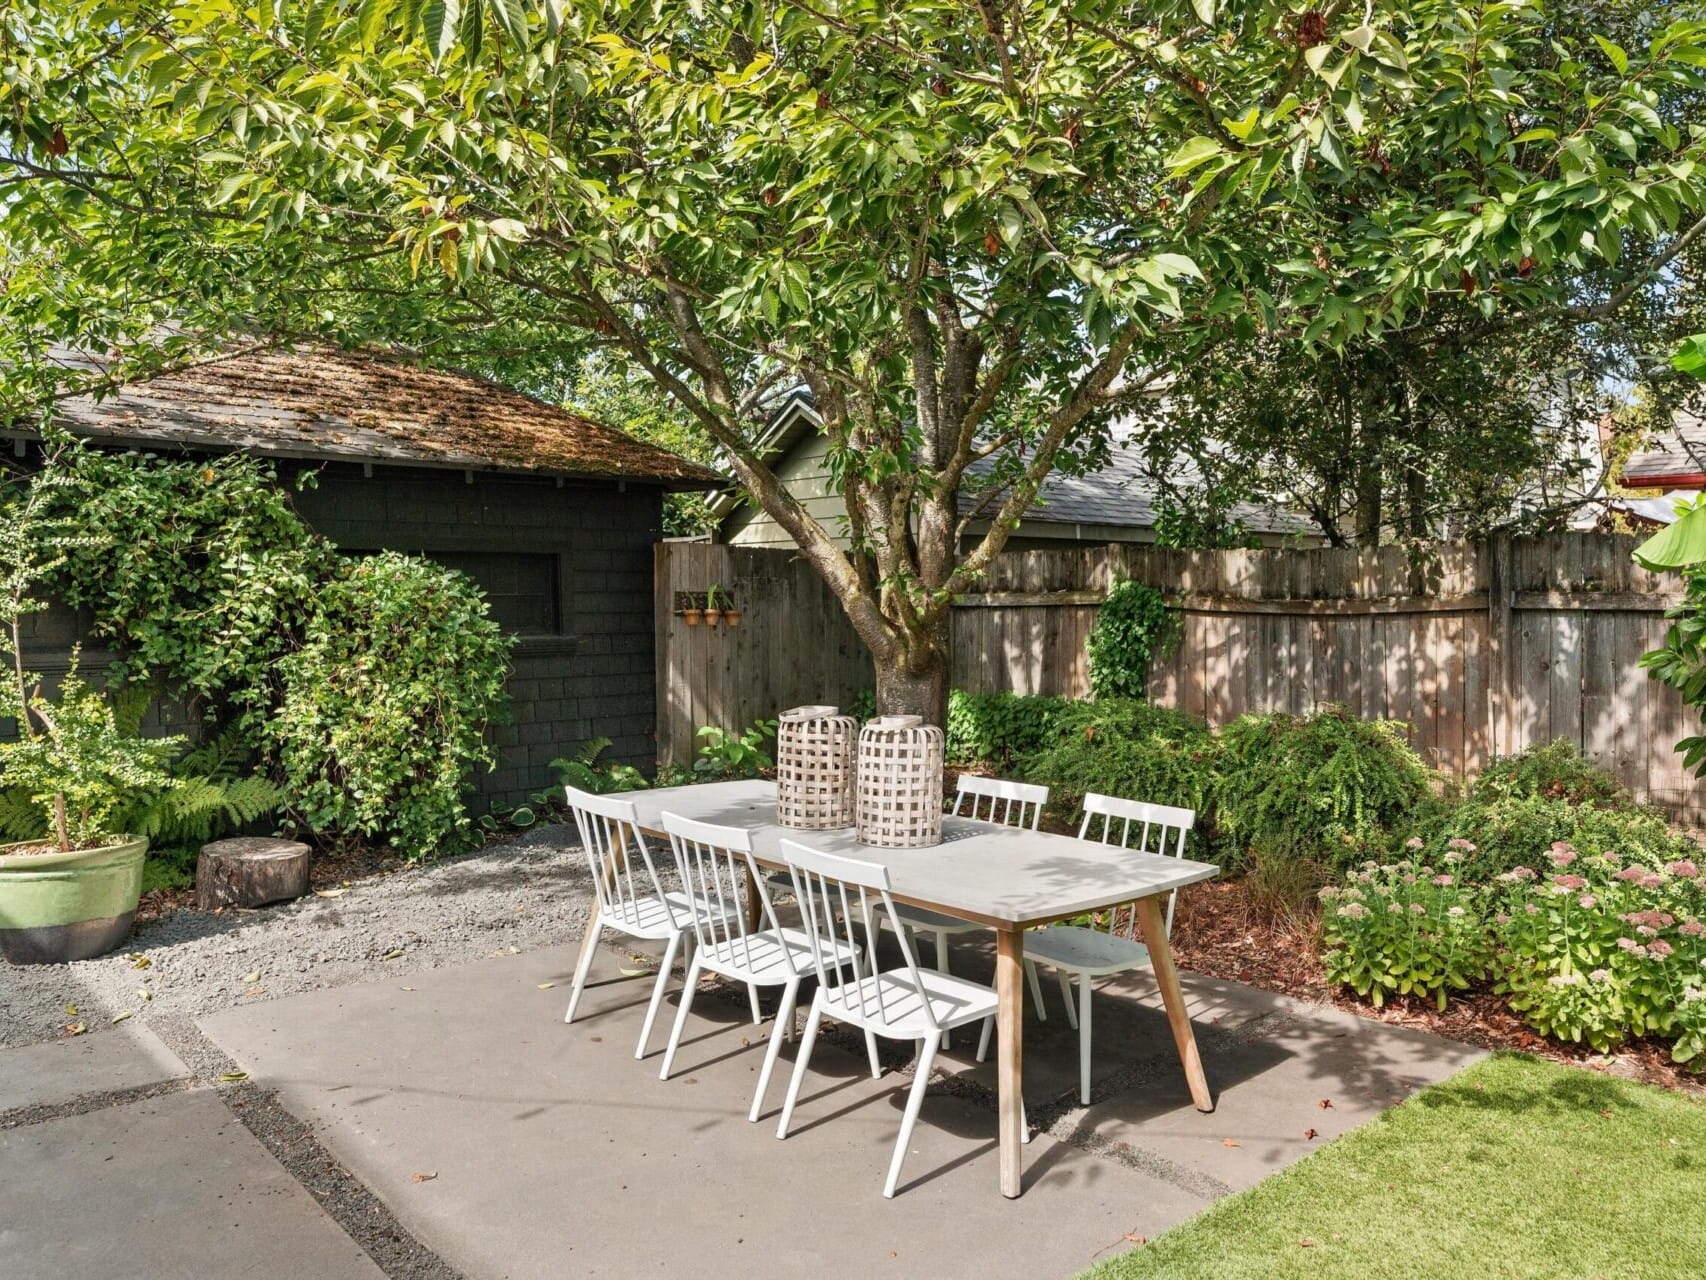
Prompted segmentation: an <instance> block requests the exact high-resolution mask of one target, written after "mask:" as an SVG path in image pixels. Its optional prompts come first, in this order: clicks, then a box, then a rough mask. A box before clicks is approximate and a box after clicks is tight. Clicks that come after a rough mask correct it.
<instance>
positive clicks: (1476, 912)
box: [1321, 797, 1706, 1062]
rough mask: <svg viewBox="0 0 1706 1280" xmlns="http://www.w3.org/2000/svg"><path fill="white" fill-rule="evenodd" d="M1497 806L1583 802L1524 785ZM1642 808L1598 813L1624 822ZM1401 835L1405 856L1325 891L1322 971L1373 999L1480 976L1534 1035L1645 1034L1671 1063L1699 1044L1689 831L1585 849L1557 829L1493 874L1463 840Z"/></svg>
mask: <svg viewBox="0 0 1706 1280" xmlns="http://www.w3.org/2000/svg"><path fill="white" fill-rule="evenodd" d="M1499 803H1500V804H1501V805H1503V806H1506V807H1521V808H1523V809H1524V810H1525V811H1528V812H1533V811H1534V806H1546V805H1550V806H1554V807H1556V808H1557V809H1562V810H1564V811H1566V812H1570V811H1574V812H1577V813H1582V814H1586V813H1589V812H1590V811H1591V806H1581V807H1579V808H1577V807H1574V806H1570V805H1568V804H1566V803H1565V802H1563V801H1558V800H1550V801H1549V800H1544V799H1540V798H1536V797H1530V798H1528V799H1526V800H1505V801H1501V802H1499ZM1650 816H1651V815H1640V814H1629V813H1622V812H1618V811H1614V810H1606V811H1600V817H1601V818H1602V819H1605V820H1607V822H1608V823H1609V824H1616V823H1622V824H1624V827H1625V829H1627V826H1628V824H1630V823H1632V822H1634V821H1635V820H1637V819H1650ZM1584 829H1587V830H1592V831H1594V833H1595V834H1596V835H1598V836H1604V835H1605V834H1606V832H1607V831H1609V830H1615V829H1617V828H1616V827H1615V826H1614V825H1601V826H1598V827H1594V826H1592V825H1591V824H1584ZM1643 834H1646V833H1643ZM1407 845H1408V848H1409V851H1410V852H1411V854H1412V857H1411V858H1410V859H1408V860H1405V861H1402V862H1398V863H1395V864H1386V865H1379V866H1377V865H1375V864H1373V863H1369V864H1365V866H1364V867H1363V869H1362V870H1360V871H1354V872H1352V873H1350V875H1349V876H1348V877H1347V879H1346V881H1345V884H1344V885H1343V886H1342V887H1339V888H1328V889H1324V890H1322V892H1321V897H1322V899H1323V902H1324V904H1325V910H1324V913H1323V917H1322V936H1323V945H1324V952H1323V960H1324V962H1325V964H1326V967H1327V973H1328V977H1329V979H1330V980H1331V981H1333V982H1337V983H1342V984H1344V985H1347V986H1350V987H1351V988H1352V989H1353V990H1355V991H1357V992H1358V993H1359V994H1361V995H1363V996H1364V997H1366V998H1368V999H1371V1000H1373V1001H1374V1002H1375V1003H1376V1004H1379V1003H1381V1002H1382V1001H1383V1000H1384V999H1385V998H1387V997H1389V996H1391V995H1418V996H1424V997H1428V998H1431V999H1434V1000H1435V1001H1436V1002H1437V1003H1438V1004H1439V1006H1440V1007H1441V1008H1442V1009H1443V1008H1444V1007H1445V1004H1446V1000H1447V998H1448V996H1449V993H1450V992H1452V991H1461V990H1465V989H1468V988H1470V987H1472V986H1474V985H1475V984H1476V983H1478V982H1482V981H1486V980H1491V982H1492V986H1493V990H1494V991H1496V992H1498V993H1499V994H1502V995H1504V996H1505V997H1506V998H1507V999H1508V1001H1509V1003H1510V1006H1511V1008H1512V1010H1513V1011H1514V1012H1515V1013H1517V1014H1518V1016H1520V1017H1521V1018H1522V1019H1523V1020H1524V1021H1525V1022H1526V1023H1527V1024H1528V1025H1529V1026H1530V1027H1532V1028H1533V1029H1534V1030H1535V1031H1537V1032H1539V1033H1540V1034H1542V1035H1547V1036H1552V1037H1554V1038H1556V1039H1560V1040H1567V1041H1571V1042H1573V1043H1582V1044H1587V1045H1590V1046H1591V1047H1593V1048H1595V1049H1597V1050H1600V1051H1602V1052H1603V1051H1606V1050H1609V1049H1612V1048H1615V1047H1616V1046H1617V1045H1619V1044H1621V1043H1623V1042H1624V1041H1625V1040H1627V1039H1629V1038H1630V1037H1632V1036H1656V1037H1660V1038H1663V1039H1665V1040H1668V1041H1670V1043H1671V1054H1672V1057H1673V1058H1675V1059H1676V1060H1677V1061H1679V1062H1687V1061H1692V1060H1694V1059H1696V1058H1698V1057H1700V1056H1701V1055H1702V1053H1703V1052H1706V882H1703V881H1702V878H1701V874H1700V868H1699V866H1698V864H1697V861H1696V858H1695V857H1694V856H1691V853H1690V850H1691V846H1688V845H1687V843H1686V842H1683V841H1680V839H1679V838H1675V837H1673V840H1672V842H1668V843H1665V842H1657V841H1652V840H1650V839H1647V840H1642V841H1638V842H1634V841H1632V842H1625V843H1619V842H1617V841H1615V840H1607V841H1604V842H1603V843H1602V844H1600V845H1597V846H1596V847H1594V848H1593V849H1592V850H1589V849H1587V848H1583V847H1578V846H1577V845H1575V844H1573V843H1571V842H1570V841H1568V840H1557V841H1554V842H1551V843H1549V844H1547V845H1545V846H1543V847H1540V848H1539V849H1537V850H1535V852H1536V853H1537V854H1538V856H1536V857H1534V858H1531V859H1529V860H1527V861H1523V862H1517V863H1515V864H1513V865H1511V866H1508V867H1506V868H1505V869H1504V870H1502V871H1498V872H1493V871H1491V870H1490V868H1491V867H1493V866H1495V865H1497V864H1498V862H1499V860H1500V858H1489V857H1487V856H1486V854H1485V850H1484V849H1483V848H1481V847H1480V846H1478V845H1477V844H1476V843H1475V842H1474V841H1473V840H1470V839H1468V838H1467V837H1463V836H1454V837H1450V838H1449V839H1447V840H1444V841H1443V842H1439V841H1437V838H1436V842H1435V843H1432V844H1429V843H1427V842H1424V841H1423V840H1422V838H1421V837H1413V838H1412V839H1410V840H1409V841H1408V842H1407ZM1663 852H1670V853H1675V854H1677V855H1679V856H1676V857H1671V858H1668V859H1661V856H1660V855H1662V853H1663ZM1502 856H1503V855H1501V857H1502ZM1412 916H1413V917H1414V918H1413V919H1412V918H1411V917H1412Z"/></svg>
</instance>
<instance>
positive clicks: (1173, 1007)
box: [1137, 898, 1214, 1111]
mask: <svg viewBox="0 0 1706 1280" xmlns="http://www.w3.org/2000/svg"><path fill="white" fill-rule="evenodd" d="M1137 920H1138V923H1139V924H1140V925H1142V926H1143V942H1144V945H1145V946H1147V947H1148V948H1149V963H1150V967H1151V968H1153V969H1154V970H1155V982H1156V985H1157V986H1159V987H1160V988H1161V1002H1162V1003H1163V1004H1164V1005H1166V1006H1167V1025H1168V1026H1169V1027H1171V1028H1172V1031H1173V1043H1174V1044H1175V1045H1177V1046H1178V1048H1179V1062H1180V1063H1181V1064H1182V1065H1183V1066H1184V1068H1185V1082H1186V1083H1187V1084H1189V1085H1190V1087H1191V1101H1192V1102H1193V1103H1195V1104H1196V1108H1197V1110H1198V1111H1213V1110H1214V1097H1213V1095H1212V1094H1210V1093H1209V1091H1208V1077H1207V1076H1205V1075H1204V1074H1203V1069H1202V1058H1201V1057H1200V1056H1199V1055H1198V1053H1197V1037H1196V1033H1195V1032H1193V1031H1192V1030H1191V1015H1190V1012H1189V1011H1188V1010H1187V1009H1186V1008H1185V993H1184V991H1183V990H1181V989H1180V987H1179V970H1178V969H1177V967H1175V966H1174V964H1173V947H1172V944H1171V943H1169V942H1168V941H1167V925H1166V922H1165V921H1164V920H1163V919H1162V918H1161V900H1160V899H1159V898H1144V899H1142V900H1141V901H1140V902H1139V903H1138V904H1137Z"/></svg>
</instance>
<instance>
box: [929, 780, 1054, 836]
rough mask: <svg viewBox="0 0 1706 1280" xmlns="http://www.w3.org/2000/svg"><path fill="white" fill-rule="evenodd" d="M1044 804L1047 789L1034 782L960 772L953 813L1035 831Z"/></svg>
mask: <svg viewBox="0 0 1706 1280" xmlns="http://www.w3.org/2000/svg"><path fill="white" fill-rule="evenodd" d="M1046 804H1048V788H1047V787H1045V786H1040V785H1039V784H1037V783H1034V782H1013V781H1010V780H1009V779H1006V778H981V777H979V776H977V775H976V774H971V773H962V774H961V775H960V778H959V782H958V784H957V785H956V788H955V791H954V807H953V811H952V812H953V814H954V816H955V817H956V818H974V819H976V820H977V821H979V822H993V823H997V824H998V825H1000V826H1004V827H1029V828H1030V829H1031V830H1032V831H1035V830H1036V829H1037V824H1038V823H1039V822H1041V821H1042V816H1043V806H1045V805H1046Z"/></svg>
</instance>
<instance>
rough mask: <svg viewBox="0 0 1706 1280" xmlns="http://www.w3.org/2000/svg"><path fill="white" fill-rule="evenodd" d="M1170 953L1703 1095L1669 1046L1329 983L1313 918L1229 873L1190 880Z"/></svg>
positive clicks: (1267, 986) (1189, 963)
mask: <svg viewBox="0 0 1706 1280" xmlns="http://www.w3.org/2000/svg"><path fill="white" fill-rule="evenodd" d="M1172 943H1173V954H1174V956H1175V957H1176V958H1177V959H1178V962H1179V965H1180V967H1181V968H1184V969H1187V970H1189V971H1190V972H1192V973H1201V974H1205V975H1207V976H1209V977H1213V978H1223V979H1226V980H1228V981H1231V982H1242V983H1246V984H1248V985H1250V986H1252V987H1260V988H1261V989H1262V990H1264V991H1277V992H1281V993H1283V994H1285V995H1289V996H1294V997H1296V998H1298V999H1300V1000H1309V1001H1313V1002H1315V1003H1317V1004H1332V1005H1335V1006H1336V1007H1338V1008H1341V1009H1346V1010H1349V1011H1350V1012H1352V1013H1355V1014H1357V1015H1359V1016H1361V1017H1364V1018H1369V1019H1372V1020H1374V1021H1377V1022H1389V1023H1395V1024H1398V1025H1401V1026H1410V1027H1416V1028H1419V1029H1421V1030H1424V1031H1431V1032H1433V1033H1434V1034H1435V1035H1441V1036H1448V1037H1450V1038H1451V1039H1453V1040H1461V1041H1463V1042H1464V1043H1466V1044H1473V1045H1478V1046H1480V1047H1482V1048H1485V1049H1520V1050H1523V1051H1524V1052H1527V1053H1532V1054H1535V1055H1537V1056H1539V1057H1543V1058H1549V1059H1551V1060H1552V1061H1554V1062H1565V1063H1572V1064H1575V1065H1577V1066H1584V1067H1589V1068H1591V1069H1593V1070H1596V1071H1602V1072H1605V1073H1607V1074H1609V1075H1615V1076H1620V1077H1623V1078H1626V1079H1631V1080H1641V1081H1645V1082H1647V1083H1649V1084H1657V1085H1663V1086H1665V1087H1666V1088H1671V1089H1678V1090H1681V1091H1683V1092H1686V1093H1690V1094H1694V1095H1697V1096H1701V1097H1706V1077H1702V1075H1701V1074H1700V1073H1699V1072H1697V1071H1689V1070H1687V1069H1685V1068H1683V1067H1679V1066H1678V1065H1677V1064H1676V1063H1674V1062H1672V1061H1671V1059H1670V1049H1669V1046H1667V1045H1665V1044H1663V1043H1658V1042H1652V1041H1634V1042H1631V1043H1629V1044H1626V1045H1624V1046H1623V1047H1622V1048H1620V1049H1618V1050H1617V1051H1616V1052H1614V1053H1610V1054H1602V1053H1596V1052H1594V1051H1593V1050H1592V1049H1590V1048H1587V1047H1586V1046H1581V1045H1569V1044H1563V1043H1560V1042H1558V1041H1556V1040H1549V1039H1547V1038H1546V1037H1544V1036H1538V1035H1536V1034H1535V1033H1534V1032H1532V1031H1530V1030H1529V1029H1528V1028H1527V1027H1526V1026H1524V1025H1523V1022H1522V1019H1521V1018H1519V1017H1517V1016H1516V1014H1514V1013H1512V1012H1511V1010H1510V1007H1509V1005H1507V1004H1506V1003H1505V1001H1504V999H1503V998H1502V997H1500V996H1496V995H1493V994H1491V993H1486V992H1478V993H1472V994H1461V993H1460V994H1455V995H1454V996H1453V997H1452V999H1451V1002H1450V1004H1449V1005H1448V1006H1447V1007H1446V1009H1445V1010H1444V1011H1443V1012H1441V1010H1440V1009H1439V1008H1438V1007H1437V1006H1436V1005H1435V1004H1434V1003H1433V1002H1432V1001H1431V1000H1418V999H1413V998H1399V999H1397V1000H1393V1001H1390V1002H1389V1003H1387V1004H1386V1005H1384V1006H1382V1007H1380V1008H1376V1007H1374V1006H1373V1005H1371V1004H1369V1003H1368V1002H1367V1001H1366V1000H1361V999H1358V998H1357V997H1356V996H1355V995H1353V994H1351V993H1349V992H1347V991H1346V990H1344V989H1343V988H1335V987H1333V986H1331V985H1330V984H1329V983H1328V982H1327V978H1326V968H1325V966H1324V965H1323V964H1322V961H1321V956H1320V950H1319V938H1318V929H1317V924H1316V920H1315V918H1314V917H1313V916H1305V917H1288V918H1283V919H1278V920H1276V919H1273V918H1271V917H1270V916H1269V915H1268V914H1266V913H1265V912H1264V911H1262V910H1261V909H1260V908H1259V907H1258V906H1257V904H1256V903H1255V902H1253V901H1252V893H1251V887H1250V885H1249V884H1248V882H1246V881H1245V880H1243V879H1237V878H1231V879H1224V880H1216V881H1211V882H1209V883H1207V884H1199V885H1192V886H1191V887H1190V888H1188V889H1186V890H1184V891H1183V892H1182V893H1181V894H1180V896H1179V908H1178V915H1177V916H1176V917H1175V918H1174V921H1173V934H1172Z"/></svg>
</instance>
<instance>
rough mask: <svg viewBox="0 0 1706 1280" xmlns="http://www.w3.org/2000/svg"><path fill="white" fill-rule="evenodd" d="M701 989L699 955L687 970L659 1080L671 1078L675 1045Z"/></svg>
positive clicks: (678, 1042)
mask: <svg viewBox="0 0 1706 1280" xmlns="http://www.w3.org/2000/svg"><path fill="white" fill-rule="evenodd" d="M698 989H699V957H698V956H694V957H693V963H692V964H691V965H690V966H689V967H688V970H687V985H686V986H685V987H683V988H682V990H681V1008H679V1009H677V1010H676V1011H675V1025H674V1026H672V1027H671V1028H670V1029H669V1047H668V1048H667V1049H665V1050H664V1051H663V1068H662V1069H661V1070H660V1071H659V1072H658V1079H659V1080H667V1079H669V1069H670V1067H671V1066H673V1065H674V1063H675V1047H676V1046H677V1045H679V1044H680V1043H681V1029H682V1028H683V1027H685V1026H686V1025H687V1011H688V1010H689V1009H691V1008H692V1007H693V993H694V992H695V991H697V990H698Z"/></svg>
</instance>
